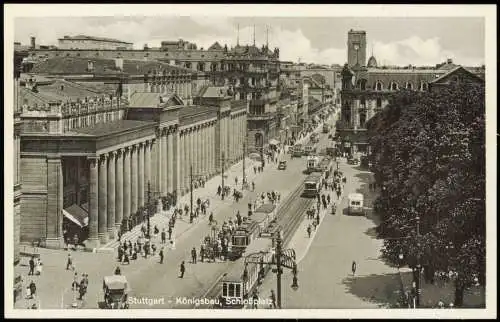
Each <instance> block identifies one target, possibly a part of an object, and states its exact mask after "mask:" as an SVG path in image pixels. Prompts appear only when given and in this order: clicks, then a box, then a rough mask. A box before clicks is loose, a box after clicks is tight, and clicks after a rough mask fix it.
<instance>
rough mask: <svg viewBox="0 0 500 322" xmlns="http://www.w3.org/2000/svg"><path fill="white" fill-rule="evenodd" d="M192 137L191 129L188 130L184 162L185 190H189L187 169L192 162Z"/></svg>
mask: <svg viewBox="0 0 500 322" xmlns="http://www.w3.org/2000/svg"><path fill="white" fill-rule="evenodd" d="M193 136H194V132H193V129H192V128H190V129H189V134H188V157H187V162H186V172H185V173H186V176H185V178H184V180H185V183H186V190H189V168H190V166H191V164H192V162H193Z"/></svg>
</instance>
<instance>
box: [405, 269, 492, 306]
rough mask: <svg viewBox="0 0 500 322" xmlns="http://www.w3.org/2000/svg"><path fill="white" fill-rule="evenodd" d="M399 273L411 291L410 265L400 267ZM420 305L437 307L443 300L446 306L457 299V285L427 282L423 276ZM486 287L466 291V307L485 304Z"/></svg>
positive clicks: (407, 289) (407, 290)
mask: <svg viewBox="0 0 500 322" xmlns="http://www.w3.org/2000/svg"><path fill="white" fill-rule="evenodd" d="M399 275H400V277H401V281H402V283H403V287H404V291H405V293H406V292H411V290H412V288H413V273H412V270H411V269H410V268H408V267H403V268H400V269H399ZM421 288H422V290H421V296H420V306H421V307H424V308H436V307H437V304H438V302H439V301H443V303H444V304H445V307H449V304H450V303H453V302H454V301H455V287H454V284H453V282H447V283H446V282H440V281H437V280H436V281H435V284H434V285H433V284H430V283H426V282H425V281H424V278H423V277H422V278H421ZM485 299H486V295H485V289H484V287H483V286H473V287H471V288H470V289H467V290H465V292H464V306H463V307H464V308H480V307H486V305H485Z"/></svg>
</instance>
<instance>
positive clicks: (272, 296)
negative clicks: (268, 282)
mask: <svg viewBox="0 0 500 322" xmlns="http://www.w3.org/2000/svg"><path fill="white" fill-rule="evenodd" d="M270 298H271V303H272V307H273V308H276V295H274V290H271V296H270Z"/></svg>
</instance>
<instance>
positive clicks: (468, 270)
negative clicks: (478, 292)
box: [368, 84, 486, 306]
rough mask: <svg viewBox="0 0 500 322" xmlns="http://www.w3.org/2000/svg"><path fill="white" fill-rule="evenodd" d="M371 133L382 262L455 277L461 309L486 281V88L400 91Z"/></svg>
mask: <svg viewBox="0 0 500 322" xmlns="http://www.w3.org/2000/svg"><path fill="white" fill-rule="evenodd" d="M368 129H369V133H370V146H371V149H372V154H371V156H370V161H371V162H372V164H373V165H374V169H375V170H374V176H375V180H376V182H377V184H378V185H379V186H380V187H382V189H381V193H380V196H379V197H378V198H377V200H376V201H375V205H374V208H375V211H376V212H377V213H378V214H380V216H381V219H382V221H381V224H380V226H379V227H378V230H379V234H380V235H381V237H384V238H386V240H385V243H384V248H383V255H384V257H385V258H386V259H387V260H388V261H390V262H392V263H393V264H400V262H399V261H400V260H399V254H403V256H404V257H403V258H404V259H403V261H404V264H408V265H409V266H410V267H412V268H414V267H416V265H417V262H418V263H420V264H421V265H422V266H423V267H424V269H425V270H426V271H427V272H431V273H433V272H435V271H438V272H439V271H442V272H449V271H452V272H454V274H455V276H456V279H455V285H456V294H455V296H456V299H455V301H456V303H455V305H457V306H460V305H461V304H462V303H461V301H462V297H463V290H464V289H465V288H467V287H469V286H470V285H471V284H473V283H475V278H478V279H479V281H484V275H485V265H486V263H485V262H486V261H485V252H486V251H485V224H486V208H485V199H486V198H485V96H484V86H483V85H481V84H457V85H450V86H449V87H446V88H442V89H441V90H440V91H439V92H412V91H402V92H400V93H398V94H395V95H394V96H393V97H392V98H391V100H390V104H389V105H388V106H387V107H386V108H385V109H384V110H383V111H382V112H380V113H379V114H377V115H376V116H375V117H374V118H372V119H371V120H370V121H369V123H368ZM417 217H418V218H419V220H417V219H416V218H417ZM417 221H418V223H419V224H418V230H419V237H418V238H417Z"/></svg>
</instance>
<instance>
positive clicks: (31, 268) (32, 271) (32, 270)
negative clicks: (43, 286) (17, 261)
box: [28, 256, 67, 275]
mask: <svg viewBox="0 0 500 322" xmlns="http://www.w3.org/2000/svg"><path fill="white" fill-rule="evenodd" d="M29 264H30V270H29V272H28V275H33V274H35V257H34V256H31V258H30V262H29ZM66 269H67V268H66Z"/></svg>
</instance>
